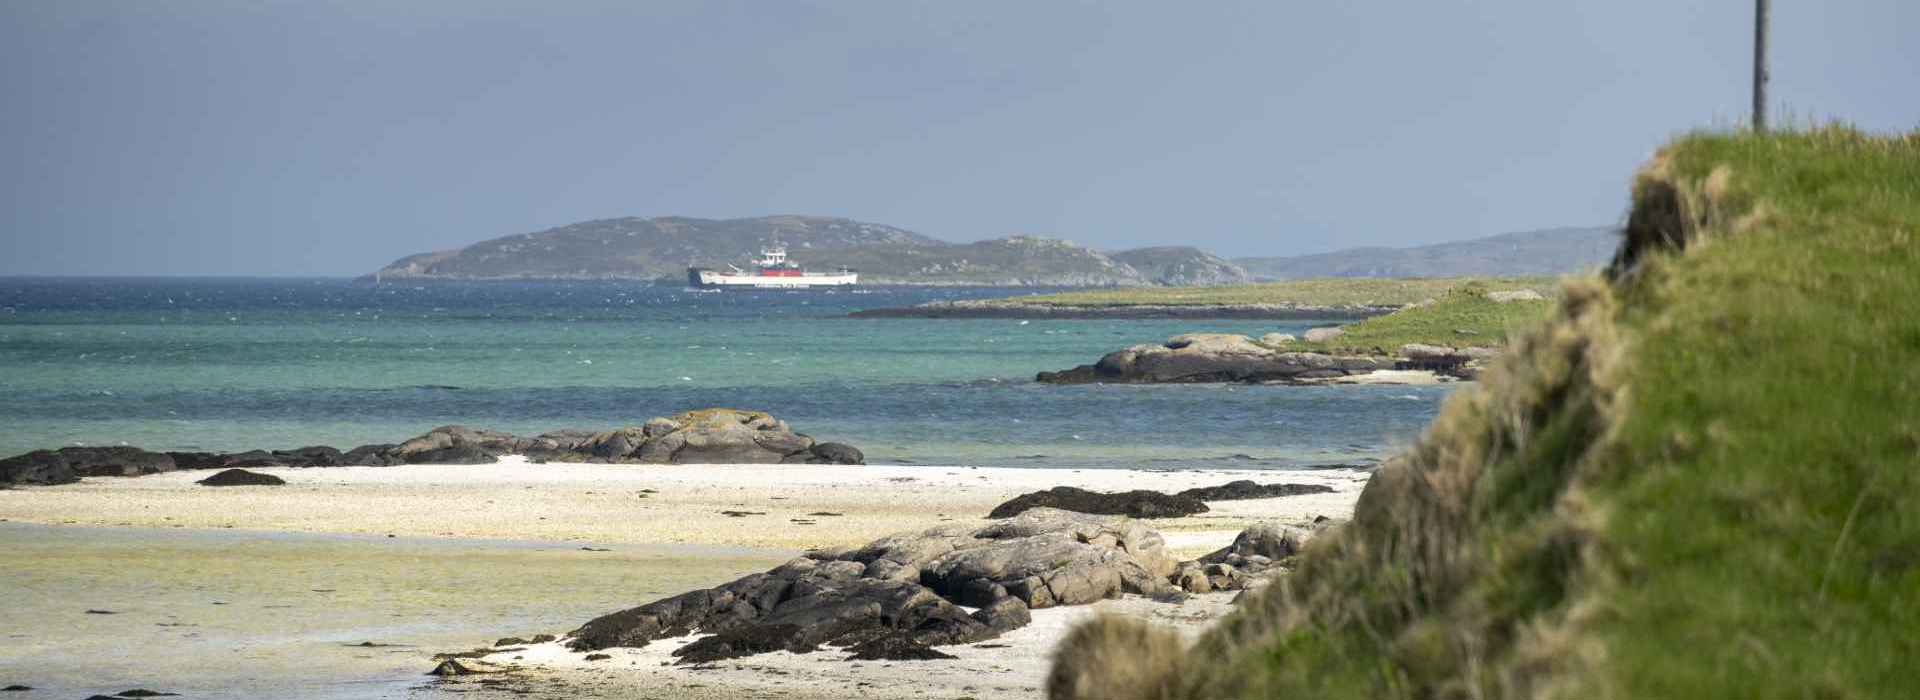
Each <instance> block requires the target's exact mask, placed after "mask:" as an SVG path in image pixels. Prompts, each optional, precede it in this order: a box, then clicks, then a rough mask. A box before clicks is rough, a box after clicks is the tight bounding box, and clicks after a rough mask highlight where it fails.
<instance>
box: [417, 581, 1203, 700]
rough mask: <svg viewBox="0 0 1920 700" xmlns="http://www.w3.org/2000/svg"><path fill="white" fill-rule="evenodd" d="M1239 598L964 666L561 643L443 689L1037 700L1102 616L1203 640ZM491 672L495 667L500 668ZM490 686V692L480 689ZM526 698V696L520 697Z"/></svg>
mask: <svg viewBox="0 0 1920 700" xmlns="http://www.w3.org/2000/svg"><path fill="white" fill-rule="evenodd" d="M1234 595H1235V594H1233V593H1215V594H1208V595H1201V596H1193V597H1191V598H1189V599H1188V600H1187V601H1186V602H1185V603H1181V604H1178V605H1173V604H1167V603H1156V602H1153V601H1151V600H1149V599H1146V598H1143V597H1140V596H1126V597H1125V598H1121V599H1118V600H1109V601H1102V602H1100V603H1096V604H1093V605H1080V606H1073V607H1065V608H1047V609H1044V610H1035V611H1034V612H1033V623H1032V624H1029V625H1027V626H1025V627H1022V628H1020V629H1017V630H1014V631H1012V632H1009V633H1007V634H1005V635H1002V636H1001V637H999V638H998V639H993V640H989V641H986V642H982V643H979V644H972V645H966V646H955V647H941V648H940V650H941V651H943V652H946V653H949V654H952V655H954V656H957V657H959V658H957V659H942V660H936V661H845V660H844V659H845V658H846V657H847V653H846V652H845V651H844V650H840V649H835V648H832V647H825V648H822V649H821V650H820V651H816V652H813V653H811V654H792V653H788V652H784V651H781V652H774V653H770V654H759V655H755V656H749V657H744V658H739V659H732V660H729V661H722V662H719V663H714V664H703V665H697V666H690V665H682V664H677V663H674V662H675V661H677V659H675V657H674V656H673V651H674V650H676V649H679V648H680V647H683V646H686V645H687V644H688V643H690V642H692V641H693V640H695V639H699V638H700V637H701V636H702V635H692V636H688V637H680V638H675V639H665V640H661V641H658V642H654V643H652V644H649V645H647V646H646V647H643V648H640V649H610V650H608V651H607V652H605V653H606V654H607V655H608V656H610V657H612V658H608V659H603V660H596V661H587V660H586V655H585V654H580V653H575V652H572V651H568V650H567V649H566V648H565V646H563V645H562V644H561V643H557V642H556V643H551V644H540V645H535V646H532V647H527V648H525V650H524V651H515V652H508V653H504V654H496V655H493V656H489V657H486V658H484V659H481V661H482V663H483V664H487V665H486V666H483V667H484V668H491V669H498V670H501V671H503V672H502V673H498V674H483V675H474V676H463V677H459V678H457V679H455V680H452V681H448V682H444V683H442V684H441V686H440V687H439V688H438V689H436V690H437V691H438V692H436V693H435V695H438V694H439V693H445V694H446V695H447V696H449V697H453V696H455V694H458V697H468V698H473V697H479V698H494V697H502V698H504V697H532V698H587V697H591V698H609V699H619V700H637V699H641V698H646V699H654V698H659V699H666V698H675V699H679V698H686V699H689V700H704V699H708V698H713V699H718V698H782V699H786V700H812V699H815V698H818V699H822V700H824V699H827V698H833V699H836V700H837V699H841V698H849V697H871V698H921V697H925V698H941V699H943V700H944V699H947V698H959V697H973V698H978V699H979V700H993V699H997V698H1029V699H1030V698H1038V697H1040V696H1041V694H1042V689H1043V688H1044V687H1045V682H1046V675H1047V671H1048V669H1049V668H1050V667H1051V665H1052V662H1053V654H1052V649H1053V646H1054V643H1055V642H1057V641H1059V640H1060V639H1061V638H1062V637H1064V636H1065V635H1066V633H1067V631H1068V630H1069V629H1071V628H1072V627H1073V626H1074V625H1076V624H1079V623H1080V622H1082V621H1085V620H1087V619H1090V618H1092V617H1093V616H1095V615H1099V614H1103V613H1110V614H1120V615H1129V616H1136V617H1142V618H1147V619H1152V620H1154V621H1156V622H1160V623H1163V624H1167V625H1169V626H1171V627H1173V628H1174V629H1178V630H1180V631H1181V632H1183V633H1185V634H1186V635H1187V636H1188V637H1189V638H1192V637H1195V636H1198V634H1199V633H1200V632H1201V631H1204V630H1205V629H1206V628H1207V626H1208V625H1210V624H1211V623H1212V622H1213V621H1215V620H1218V619H1219V618H1220V617H1221V616H1223V615H1225V614H1227V613H1228V612H1230V611H1231V610H1232V609H1233V606H1232V604H1231V603H1230V601H1231V600H1232V599H1233V596H1234ZM493 664H498V665H497V666H495V665H493ZM483 683H484V684H483ZM523 693H526V694H523Z"/></svg>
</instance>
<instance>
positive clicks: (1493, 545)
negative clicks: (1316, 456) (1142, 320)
mask: <svg viewBox="0 0 1920 700" xmlns="http://www.w3.org/2000/svg"><path fill="white" fill-rule="evenodd" d="M1633 197H1634V208H1633V212H1632V214H1631V215H1630V219H1629V224H1628V236H1627V238H1628V240H1627V242H1626V244H1625V247H1624V248H1623V250H1622V253H1621V255H1620V257H1619V259H1618V262H1617V264H1616V267H1615V268H1614V269H1612V270H1611V271H1610V273H1609V276H1608V277H1607V278H1604V279H1603V278H1600V277H1598V276H1595V277H1590V278H1584V279H1579V280H1573V281H1570V282H1569V283H1568V284H1567V287H1566V290H1565V294H1564V295H1563V296H1562V298H1561V300H1560V302H1559V305H1558V308H1557V309H1556V310H1555V311H1554V312H1553V316H1552V318H1551V319H1549V320H1548V321H1547V322H1546V323H1545V324H1543V325H1541V326H1540V327H1538V328H1537V329H1536V330H1533V331H1530V332H1527V333H1523V334H1521V335H1520V336H1519V337H1517V338H1515V340H1514V345H1513V351H1512V352H1509V353H1506V354H1505V355H1503V357H1502V359H1501V360H1500V361H1499V362H1498V363H1496V365H1495V366H1494V367H1493V368H1492V369H1491V370H1490V371H1489V372H1488V373H1486V374H1485V375H1483V378H1482V382H1481V384H1480V386H1478V387H1477V388H1468V389H1463V390H1461V391H1460V392H1457V393H1456V394H1455V395H1454V396H1453V397H1452V398H1450V399H1449V400H1448V402H1447V403H1446V405H1445V406H1444V407H1443V408H1442V410H1441V413H1440V415H1439V416H1438V417H1437V418H1436V419H1435V421H1434V423H1433V424H1432V425H1431V426H1430V427H1429V428H1428V430H1427V432H1426V433H1425V434H1424V435H1423V436H1422V437H1421V438H1420V440H1419V441H1418V442H1417V443H1416V444H1415V445H1414V447H1412V448H1411V449H1410V450H1409V451H1408V452H1407V453H1406V454H1405V455H1402V456H1401V457H1399V458H1397V459H1395V460H1394V461H1392V462H1390V463H1389V464H1388V465H1387V466H1386V467H1384V468H1383V469H1382V470H1381V471H1380V472H1379V473H1378V474H1377V475H1376V476H1375V477H1374V479H1373V481H1372V482H1371V483H1369V484H1368V486H1367V489H1366V491H1365V492H1364V494H1363V495H1362V496H1361V500H1360V502H1359V504H1358V506H1357V508H1356V512H1355V516H1354V519H1353V521H1351V522H1350V523H1348V524H1347V525H1346V526H1344V527H1342V528H1341V529H1340V530H1338V531H1337V532H1336V533H1335V534H1332V535H1329V536H1327V537H1324V538H1322V539H1321V540H1319V541H1316V542H1315V543H1314V544H1313V545H1312V546H1310V547H1309V548H1308V551H1307V552H1306V554H1305V556H1304V559H1303V561H1302V563H1301V566H1300V568H1299V569H1298V570H1297V571H1296V572H1295V573H1294V574H1292V575H1291V576H1289V577H1288V578H1287V579H1283V580H1282V581H1281V582H1280V583H1278V584H1276V585H1275V586H1274V587H1272V588H1271V589H1269V591H1268V592H1267V593H1265V594H1262V595H1260V596H1259V597H1257V598H1255V599H1254V600H1253V601H1251V602H1250V603H1248V604H1246V605H1243V607H1242V610H1241V611H1240V612H1238V613H1237V614H1236V615H1234V616H1232V617H1230V618H1229V619H1228V620H1227V621H1226V623H1225V624H1223V625H1222V626H1221V628H1219V629H1217V630H1215V631H1213V632H1211V633H1209V634H1208V635H1207V636H1206V637H1205V638H1203V639H1202V640H1201V641H1200V643H1199V644H1198V645H1197V646H1196V647H1195V648H1194V649H1193V650H1191V651H1189V652H1187V653H1186V654H1185V655H1184V656H1182V657H1180V658H1179V659H1177V660H1175V661H1174V662H1171V663H1167V664H1164V665H1163V666H1164V667H1163V668H1162V669H1161V670H1160V671H1158V672H1157V673H1156V675H1154V677H1152V678H1147V679H1141V678H1129V679H1128V680H1127V686H1126V687H1115V686H1105V685H1102V684H1101V681H1100V680H1099V678H1098V677H1097V676H1095V675H1092V674H1091V673H1089V672H1088V671H1086V670H1084V669H1079V668H1077V667H1078V665H1079V664H1081V663H1082V660H1083V659H1086V660H1093V659H1099V658H1124V655H1123V654H1122V651H1123V650H1120V649H1115V648H1112V647H1113V646H1114V645H1124V644H1134V645H1150V646H1164V645H1165V644H1167V642H1166V641H1165V639H1164V637H1162V636H1155V635H1152V634H1146V633H1141V632H1139V631H1138V630H1133V631H1131V633H1128V632H1129V630H1127V629H1125V628H1126V627H1127V626H1129V625H1138V624H1141V623H1137V622H1119V621H1102V622H1098V623H1095V626H1096V627H1099V626H1108V627H1114V628H1115V629H1112V630H1107V631H1106V632H1104V633H1095V632H1094V631H1088V632H1086V633H1076V637H1075V640H1077V641H1076V643H1077V644H1078V646H1074V647H1065V648H1063V651H1065V652H1067V653H1064V654H1063V655H1062V656H1061V657H1060V661H1059V664H1060V665H1061V666H1062V667H1063V668H1062V669H1059V670H1056V672H1055V674H1054V676H1053V679H1054V684H1053V685H1052V686H1051V687H1050V691H1051V693H1052V695H1053V696H1054V697H1056V698H1093V697H1110V698H1128V697H1134V698H1142V697H1151V698H1262V697H1321V698H1376V697H1406V698H1479V697H1565V698H1589V697H1602V698H1605V697H1620V698H1628V697H1672V698H1690V697H1779V698H1904V697H1910V696H1911V695H1912V692H1913V688H1912V681H1911V678H1910V674H1909V671H1908V669H1909V668H1910V667H1911V665H1912V663H1913V660H1914V659H1920V635H1915V634H1914V632H1913V631H1914V630H1916V629H1920V314H1916V313H1914V312H1913V307H1912V303H1913V302H1912V300H1913V299H1916V298H1920V133H1915V134H1908V135H1903V136H1890V137H1888V136H1882V137H1876V136H1869V135H1865V134H1861V133H1859V132H1856V131H1853V130H1851V129H1847V128H1843V127H1828V128H1822V129H1817V130H1812V131H1806V132H1796V133H1774V134H1768V135H1755V134H1751V133H1739V134H1694V135H1690V136H1686V137H1683V138H1680V139H1678V140H1677V141H1675V142H1674V143H1673V144H1671V145H1669V146H1668V147H1667V148H1665V149H1663V150H1662V151H1661V152H1660V153H1659V154H1657V155H1656V157H1655V159H1654V161H1653V162H1652V163H1651V164H1649V165H1648V166H1647V168H1645V169H1644V170H1643V171H1642V172H1641V173H1640V175H1639V176H1638V177H1637V178H1636V182H1635V186H1634V193H1633ZM1101 640H1123V641H1116V642H1111V643H1104V642H1102V641H1101ZM1129 640H1130V641H1129ZM1146 653H1148V655H1149V657H1150V658H1157V657H1153V656H1152V654H1157V653H1164V650H1159V651H1153V650H1149V651H1148V652H1146Z"/></svg>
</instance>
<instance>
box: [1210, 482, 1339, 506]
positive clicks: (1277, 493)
mask: <svg viewBox="0 0 1920 700" xmlns="http://www.w3.org/2000/svg"><path fill="white" fill-rule="evenodd" d="M1309 493H1333V487H1332V486H1327V485H1324V484H1257V483H1254V482H1253V481H1252V480H1248V479H1241V480H1239V481H1229V482H1227V483H1225V484H1221V485H1219V486H1203V487H1200V488H1192V489H1187V490H1185V491H1181V492H1180V493H1178V494H1174V495H1177V496H1187V497H1190V498H1195V499H1199V500H1202V501H1244V500H1250V499H1255V498H1280V497H1282V496H1299V495H1302V494H1309Z"/></svg>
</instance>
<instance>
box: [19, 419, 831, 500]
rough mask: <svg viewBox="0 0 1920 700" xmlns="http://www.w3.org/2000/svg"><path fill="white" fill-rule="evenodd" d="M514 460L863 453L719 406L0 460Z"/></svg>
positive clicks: (87, 469) (38, 470)
mask: <svg viewBox="0 0 1920 700" xmlns="http://www.w3.org/2000/svg"><path fill="white" fill-rule="evenodd" d="M505 455H523V456H525V457H527V458H528V459H529V460H530V461H532V462H534V463H540V462H547V461H553V462H582V463H592V464H863V463H865V461H866V456H865V455H864V454H862V453H861V452H860V450H859V449H858V448H855V447H853V446H851V445H846V444H842V443H837V442H820V441H817V440H815V439H814V438H812V437H811V436H808V435H805V434H803V433H796V432H794V431H793V429H792V428H791V427H790V426H788V425H787V423H786V421H783V420H779V419H777V418H774V417H773V416H771V415H768V414H766V413H762V412H759V411H739V410H733V409H725V408H712V409H704V410H698V411H687V412H685V413H680V414H676V415H673V416H667V417H660V418H654V419H652V420H649V421H647V422H646V423H644V424H642V425H639V426H627V427H623V428H617V429H614V430H605V431H591V430H556V431H553V432H548V433H542V434H540V435H535V436H531V437H526V436H519V435H513V434H510V433H503V432H498V431H492V430H478V429H473V428H468V427H466V426H460V425H448V426H442V427H438V428H434V429H433V430H430V431H428V432H427V433H425V434H423V435H419V436H417V437H414V438H412V439H409V440H406V441H405V442H401V443H397V444H375V445H361V446H359V447H355V448H352V449H349V450H341V449H339V448H335V447H329V446H325V445H319V446H312V447H302V448H299V449H293V450H251V451H247V452H235V453H215V452H153V451H148V450H144V449H140V448H137V447H63V448H60V449H57V450H38V451H34V452H29V453H27V454H23V455H16V456H13V457H8V458H6V459H0V484H36V485H52V484H68V483H73V482H75V481H79V480H80V479H81V478H83V477H101V476H142V475H146V474H160V473H165V472H171V471H175V470H185V469H226V470H231V469H247V468H259V467H387V466H396V465H403V464H491V463H493V462H496V461H498V460H499V459H500V457H502V456H505Z"/></svg>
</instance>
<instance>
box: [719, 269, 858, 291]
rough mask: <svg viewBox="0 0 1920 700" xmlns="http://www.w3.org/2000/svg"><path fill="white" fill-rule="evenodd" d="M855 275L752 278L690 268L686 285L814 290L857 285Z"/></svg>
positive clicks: (831, 274)
mask: <svg viewBox="0 0 1920 700" xmlns="http://www.w3.org/2000/svg"><path fill="white" fill-rule="evenodd" d="M859 280H860V275H859V273H854V272H845V273H811V272H810V273H806V274H801V275H752V274H741V273H728V272H720V271H717V270H705V269H701V268H697V267H696V268H691V269H688V270H687V282H688V283H689V284H692V285H693V286H695V287H701V288H707V289H814V288H819V287H851V286H854V285H855V284H858V283H859Z"/></svg>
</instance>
